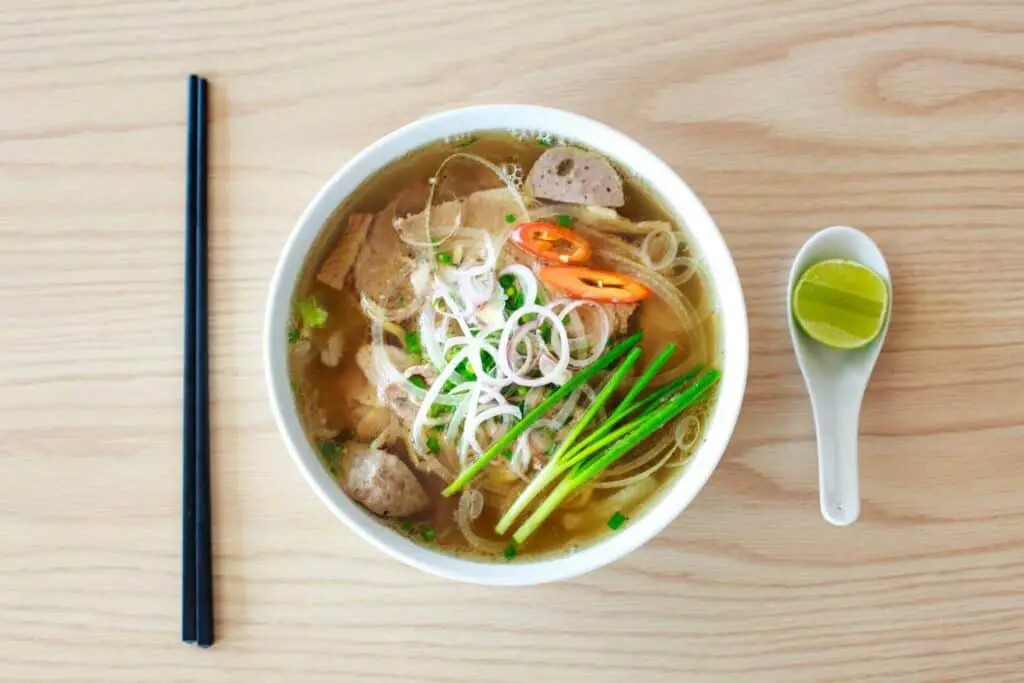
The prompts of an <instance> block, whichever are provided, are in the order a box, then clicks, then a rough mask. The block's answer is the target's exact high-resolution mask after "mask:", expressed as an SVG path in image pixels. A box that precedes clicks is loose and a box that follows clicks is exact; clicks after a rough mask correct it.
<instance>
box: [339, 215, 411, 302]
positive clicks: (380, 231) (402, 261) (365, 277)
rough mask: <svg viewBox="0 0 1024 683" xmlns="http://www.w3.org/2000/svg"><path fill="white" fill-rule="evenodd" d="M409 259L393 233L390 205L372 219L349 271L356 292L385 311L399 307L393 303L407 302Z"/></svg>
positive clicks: (409, 251) (408, 249) (405, 248)
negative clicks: (404, 300) (351, 274)
mask: <svg viewBox="0 0 1024 683" xmlns="http://www.w3.org/2000/svg"><path fill="white" fill-rule="evenodd" d="M412 255H413V254H412V250H411V249H410V248H409V246H408V245H406V244H405V243H404V242H402V240H401V239H399V237H398V233H397V232H395V226H394V204H393V203H392V204H391V205H389V206H388V207H387V208H386V209H384V210H383V211H381V212H380V213H378V214H377V215H376V216H374V219H373V224H372V225H371V226H370V228H369V230H368V232H367V235H366V241H365V242H364V244H363V248H362V249H360V250H359V255H358V257H357V259H356V263H355V268H354V269H353V273H354V276H355V285H356V290H357V291H358V292H360V293H366V294H367V295H368V296H369V297H370V298H371V299H372V300H373V301H375V302H376V303H378V304H380V305H382V306H387V307H389V308H392V307H397V306H398V305H400V304H397V303H396V302H397V301H401V300H402V297H406V298H409V299H411V297H412V296H413V292H412V287H411V284H410V282H409V275H410V273H411V266H412ZM405 271H409V272H405Z"/></svg>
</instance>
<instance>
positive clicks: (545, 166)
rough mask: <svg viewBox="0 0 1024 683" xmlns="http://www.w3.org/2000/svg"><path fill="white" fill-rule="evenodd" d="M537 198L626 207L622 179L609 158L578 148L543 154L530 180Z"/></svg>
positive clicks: (550, 150)
mask: <svg viewBox="0 0 1024 683" xmlns="http://www.w3.org/2000/svg"><path fill="white" fill-rule="evenodd" d="M526 182H527V186H528V187H529V188H530V192H532V193H533V196H534V197H537V198H539V199H550V200H552V201H556V202H565V203H566V204H592V205H595V206H622V205H623V204H625V203H626V200H625V196H624V195H623V192H622V178H620V177H619V174H618V173H617V172H616V171H615V169H614V168H612V165H611V164H609V163H608V161H607V160H605V159H603V158H601V157H600V156H598V155H596V154H591V153H590V152H584V151H583V150H581V149H576V148H574V147H555V148H553V149H549V150H548V151H546V152H544V153H543V154H541V155H540V158H539V159H537V163H535V164H534V165H533V168H532V169H531V170H530V175H529V177H528V178H527V179H526Z"/></svg>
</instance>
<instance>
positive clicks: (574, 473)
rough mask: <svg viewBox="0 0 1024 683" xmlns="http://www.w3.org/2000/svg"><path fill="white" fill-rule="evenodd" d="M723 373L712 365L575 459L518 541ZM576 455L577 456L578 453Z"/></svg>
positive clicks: (517, 534)
mask: <svg viewBox="0 0 1024 683" xmlns="http://www.w3.org/2000/svg"><path fill="white" fill-rule="evenodd" d="M719 377H721V372H719V371H718V370H717V369H714V368H712V369H710V370H708V371H707V372H705V373H704V374H703V375H701V376H700V377H698V378H697V381H695V382H694V383H693V384H692V385H691V386H689V387H687V388H686V389H685V390H683V391H682V392H680V393H678V394H676V395H675V396H673V397H672V398H670V399H668V400H667V401H666V402H665V403H664V404H662V405H660V406H658V407H657V408H655V409H654V410H652V411H650V412H648V413H646V414H644V415H643V416H642V417H639V418H637V419H635V420H633V421H632V422H631V423H629V424H628V425H626V428H628V430H629V431H628V433H626V434H625V435H623V436H622V437H621V438H619V439H618V440H617V441H616V442H615V443H613V444H611V445H610V446H609V447H608V448H602V449H601V450H600V451H599V452H597V453H595V454H594V455H593V457H590V458H585V459H582V460H575V461H574V466H573V467H572V469H571V470H570V471H569V472H568V473H567V474H566V476H565V477H564V478H563V479H562V480H561V481H560V482H559V483H558V485H557V486H555V488H554V489H553V490H552V491H551V493H550V494H549V495H548V497H547V498H546V499H545V500H544V502H543V503H541V504H540V505H539V506H538V507H537V509H536V510H535V511H534V512H533V514H532V515H530V516H529V518H527V520H526V521H525V522H523V525H522V526H521V527H519V529H518V530H517V531H516V532H515V533H514V534H513V535H512V538H513V539H515V542H516V543H522V542H523V541H525V540H526V539H527V538H529V537H530V535H531V534H532V533H533V532H534V531H536V530H537V528H538V527H539V526H540V525H541V524H543V523H544V520H546V519H547V518H548V517H549V516H550V515H551V513H552V512H554V511H555V510H556V509H558V506H559V505H561V504H562V503H563V502H564V501H565V499H566V498H568V497H569V496H570V495H572V494H573V493H574V492H575V491H576V490H577V489H579V488H580V487H581V486H583V485H584V484H586V483H587V482H589V481H591V480H592V479H593V478H594V477H596V476H597V475H599V474H600V473H601V472H603V471H604V470H605V469H607V468H608V466H610V465H611V464H612V463H614V462H615V461H616V460H618V459H619V458H621V457H622V456H623V455H625V454H626V453H628V452H629V451H630V450H632V449H633V447H635V446H636V445H637V444H638V443H640V442H641V441H643V440H644V439H646V438H647V437H649V436H650V435H651V434H653V433H654V432H656V431H657V430H658V429H661V428H662V427H664V426H665V425H666V424H667V423H668V422H669V420H671V419H673V418H674V417H676V416H677V415H679V414H680V413H681V412H683V411H684V410H686V409H687V408H689V407H690V406H691V405H693V403H694V402H696V401H697V400H698V399H700V397H701V396H703V394H704V393H705V392H707V391H708V390H709V389H710V388H711V387H712V386H713V385H714V384H715V382H717V381H718V379H719ZM574 457H575V456H574Z"/></svg>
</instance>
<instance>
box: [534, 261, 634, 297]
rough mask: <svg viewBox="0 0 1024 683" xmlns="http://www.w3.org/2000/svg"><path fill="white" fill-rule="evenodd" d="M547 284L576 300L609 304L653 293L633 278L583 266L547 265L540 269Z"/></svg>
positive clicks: (538, 272) (541, 277) (540, 276)
mask: <svg viewBox="0 0 1024 683" xmlns="http://www.w3.org/2000/svg"><path fill="white" fill-rule="evenodd" d="M537 276H538V277H539V278H540V279H541V281H542V282H544V284H546V285H548V286H549V287H551V288H553V289H557V290H560V291H562V292H565V293H566V294H567V295H568V296H570V297H572V298H574V299H590V300H591V301H603V302H606V303H613V304H617V303H632V302H634V301H642V300H643V299H646V298H647V297H649V296H650V295H651V290H649V289H647V287H644V286H643V285H642V284H640V283H639V282H637V281H636V280H634V279H633V278H631V277H627V276H625V275H621V274H619V273H613V272H611V271H609V270H598V269H596V268H584V267H580V266H544V267H542V268H541V269H540V270H539V271H537Z"/></svg>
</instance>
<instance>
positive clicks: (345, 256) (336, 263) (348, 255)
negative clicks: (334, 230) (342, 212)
mask: <svg viewBox="0 0 1024 683" xmlns="http://www.w3.org/2000/svg"><path fill="white" fill-rule="evenodd" d="M373 219H374V216H373V214H372V213H354V214H352V215H350V216H349V217H348V229H347V230H345V232H344V233H343V234H342V235H341V239H339V240H338V244H337V246H336V247H334V250H333V251H331V253H330V254H328V256H327V258H326V259H324V262H323V264H321V266H320V272H318V273H317V274H316V279H317V280H319V281H320V282H322V283H324V284H325V285H327V286H328V287H333V288H334V289H337V290H339V291H340V290H342V289H344V288H345V280H346V279H347V278H348V274H349V271H351V270H352V264H353V263H355V260H356V256H357V255H358V254H359V250H360V249H361V248H362V246H363V242H364V241H365V240H366V235H367V233H368V232H369V230H370V226H371V225H372V224H373Z"/></svg>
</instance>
